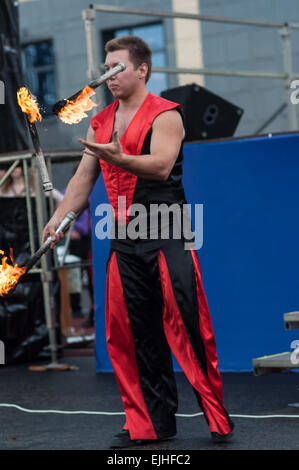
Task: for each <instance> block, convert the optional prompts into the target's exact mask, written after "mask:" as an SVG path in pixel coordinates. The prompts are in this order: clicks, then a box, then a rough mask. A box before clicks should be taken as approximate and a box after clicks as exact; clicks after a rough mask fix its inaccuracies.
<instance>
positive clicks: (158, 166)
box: [116, 153, 171, 181]
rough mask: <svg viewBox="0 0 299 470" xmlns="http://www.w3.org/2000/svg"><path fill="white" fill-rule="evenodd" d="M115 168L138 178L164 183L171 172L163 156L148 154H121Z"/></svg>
mask: <svg viewBox="0 0 299 470" xmlns="http://www.w3.org/2000/svg"><path fill="white" fill-rule="evenodd" d="M167 163H168V164H167ZM116 166H118V167H120V168H122V169H123V170H126V171H128V172H129V173H132V174H133V175H136V176H138V177H139V178H144V179H151V180H157V181H166V180H167V178H168V176H169V173H170V171H171V167H170V165H169V162H166V161H165V158H163V156H158V155H150V154H148V155H126V154H124V153H123V154H122V157H121V158H120V159H118V161H117V163H116Z"/></svg>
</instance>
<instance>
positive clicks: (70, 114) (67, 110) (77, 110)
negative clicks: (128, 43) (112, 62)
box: [53, 62, 126, 124]
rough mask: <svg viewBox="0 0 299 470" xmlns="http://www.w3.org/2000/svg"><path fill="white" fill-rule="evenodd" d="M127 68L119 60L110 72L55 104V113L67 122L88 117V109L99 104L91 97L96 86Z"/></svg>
mask: <svg viewBox="0 0 299 470" xmlns="http://www.w3.org/2000/svg"><path fill="white" fill-rule="evenodd" d="M125 68H126V66H125V64H124V63H123V62H119V64H117V65H116V66H115V67H113V68H112V69H111V70H108V72H106V73H104V74H103V75H101V76H100V77H99V78H97V79H96V80H93V81H92V82H91V83H89V85H86V86H85V87H84V88H83V89H82V90H80V91H78V92H77V93H75V94H74V95H72V96H70V98H68V99H65V100H60V101H57V103H55V104H54V106H53V113H54V114H56V115H57V116H58V117H59V119H61V121H63V122H65V123H66V124H77V123H78V122H80V121H81V120H82V119H83V118H84V117H87V114H86V111H89V110H90V109H92V108H93V107H94V106H98V105H97V104H96V103H94V102H93V101H92V100H91V99H90V97H91V96H92V95H95V92H94V90H95V88H97V87H98V86H100V85H102V84H103V83H105V82H106V81H107V80H109V79H110V78H112V77H114V75H116V74H117V73H119V72H122V71H123V70H125Z"/></svg>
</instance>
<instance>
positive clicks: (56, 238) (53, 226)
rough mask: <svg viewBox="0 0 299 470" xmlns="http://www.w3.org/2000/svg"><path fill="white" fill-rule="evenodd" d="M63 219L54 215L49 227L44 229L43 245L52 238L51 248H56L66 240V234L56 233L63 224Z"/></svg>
mask: <svg viewBox="0 0 299 470" xmlns="http://www.w3.org/2000/svg"><path fill="white" fill-rule="evenodd" d="M62 220H63V217H59V216H58V215H56V214H54V215H53V217H52V218H51V219H50V220H49V222H48V223H47V225H46V226H45V228H44V231H43V236H42V243H44V242H45V241H46V240H47V238H48V237H51V238H52V243H51V245H50V248H54V246H55V245H57V243H59V242H60V240H62V238H64V233H63V232H59V234H56V233H55V231H56V230H57V228H58V226H59V224H60V223H61V222H62Z"/></svg>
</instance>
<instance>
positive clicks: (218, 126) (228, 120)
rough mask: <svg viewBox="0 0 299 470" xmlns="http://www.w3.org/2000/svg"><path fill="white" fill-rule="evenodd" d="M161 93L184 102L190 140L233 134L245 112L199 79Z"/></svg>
mask: <svg viewBox="0 0 299 470" xmlns="http://www.w3.org/2000/svg"><path fill="white" fill-rule="evenodd" d="M161 96H162V97H163V98H165V99H167V100H170V101H175V102H176V103H179V104H180V105H181V106H182V108H183V111H184V117H185V122H184V124H185V131H186V137H185V141H186V142H192V141H195V140H205V139H217V138H220V137H232V136H233V135H234V132H235V130H236V128H237V126H238V124H239V121H240V119H241V117H242V115H243V113H244V110H243V109H241V108H239V107H238V106H235V105H234V104H232V103H230V102H229V101H227V100H225V99H223V98H221V97H220V96H217V95H215V94H214V93H212V92H211V91H209V90H207V89H206V88H204V87H202V86H200V85H197V84H196V83H192V84H190V85H185V86H180V87H177V88H171V89H169V90H165V91H162V93H161Z"/></svg>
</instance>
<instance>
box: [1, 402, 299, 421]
mask: <svg viewBox="0 0 299 470" xmlns="http://www.w3.org/2000/svg"><path fill="white" fill-rule="evenodd" d="M0 407H3V408H16V409H17V410H20V411H24V412H26V413H56V414H65V415H79V414H84V415H105V416H120V415H124V414H125V413H124V412H123V411H119V412H118V411H115V412H110V411H63V410H31V409H29V408H24V407H22V406H20V405H15V404H13V403H0ZM202 415H203V413H202V412H200V413H194V414H180V413H177V414H176V416H177V417H178V418H195V417H197V416H202ZM229 416H230V417H231V418H246V419H247V418H249V419H268V418H299V414H298V415H240V414H230V415H229Z"/></svg>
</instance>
